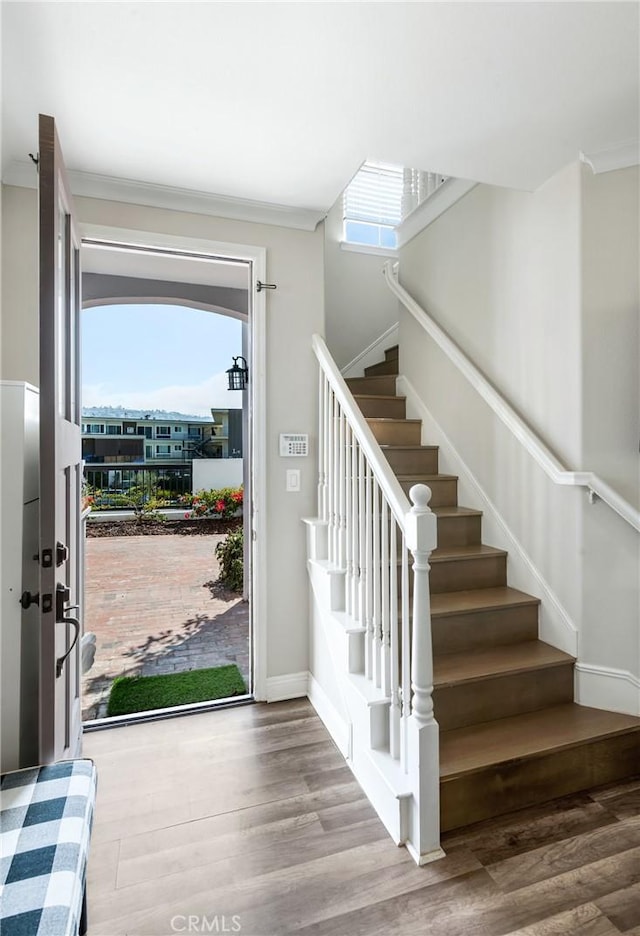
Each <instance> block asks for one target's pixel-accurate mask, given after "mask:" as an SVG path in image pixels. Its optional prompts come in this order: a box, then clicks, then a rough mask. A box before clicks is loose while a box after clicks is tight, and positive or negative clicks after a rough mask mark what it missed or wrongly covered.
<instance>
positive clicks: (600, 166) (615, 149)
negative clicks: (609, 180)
mask: <svg viewBox="0 0 640 936" xmlns="http://www.w3.org/2000/svg"><path fill="white" fill-rule="evenodd" d="M580 161H581V162H583V163H586V165H587V166H589V168H590V169H591V171H592V172H593V173H594V175H598V173H600V172H612V171H613V170H615V169H629V168H630V167H631V166H637V165H638V164H640V140H627V142H626V143H618V144H617V145H616V146H610V147H608V148H607V149H603V150H598V151H597V152H595V153H580Z"/></svg>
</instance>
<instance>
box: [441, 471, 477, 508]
mask: <svg viewBox="0 0 640 936" xmlns="http://www.w3.org/2000/svg"><path fill="white" fill-rule="evenodd" d="M450 477H453V476H452V475H450ZM431 511H432V513H434V514H435V515H436V516H437V517H481V516H482V511H481V510H474V508H473V507H458V506H456V505H455V504H445V505H443V506H441V507H432V508H431Z"/></svg>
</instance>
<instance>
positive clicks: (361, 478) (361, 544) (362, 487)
mask: <svg viewBox="0 0 640 936" xmlns="http://www.w3.org/2000/svg"><path fill="white" fill-rule="evenodd" d="M365 472H366V468H365V460H364V452H363V451H362V449H361V448H360V447H359V446H358V620H359V622H360V626H361V627H366V626H367V609H366V600H365V575H366V566H365V549H366V541H367V537H366V529H367V524H366V516H367V511H366V494H367V490H366V481H365ZM365 643H366V636H365ZM365 660H366V650H365Z"/></svg>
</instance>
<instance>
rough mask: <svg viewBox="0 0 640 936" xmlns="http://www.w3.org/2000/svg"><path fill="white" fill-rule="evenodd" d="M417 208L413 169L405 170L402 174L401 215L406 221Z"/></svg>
mask: <svg viewBox="0 0 640 936" xmlns="http://www.w3.org/2000/svg"><path fill="white" fill-rule="evenodd" d="M416 206H417V203H416V193H415V190H414V183H413V169H404V170H403V173H402V198H401V200H400V215H401V217H402V219H403V220H404V219H405V218H406V217H407V215H410V214H411V212H412V211H413V209H414V208H415V207H416Z"/></svg>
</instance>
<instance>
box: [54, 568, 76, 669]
mask: <svg viewBox="0 0 640 936" xmlns="http://www.w3.org/2000/svg"><path fill="white" fill-rule="evenodd" d="M70 597H71V590H70V589H69V588H68V586H67V585H63V584H62V583H61V582H58V584H57V585H56V624H71V626H72V627H73V628H74V630H75V634H74V636H73V640H72V642H71V646H70V647H69V649H68V650H67V652H66V653H65V654H64V656H61V657H58V659H57V660H56V679H58V678H59V677H60V676H61V675H62V667H63V666H64V664H65V661H66V659H67V657H68V656H69V655H70V654H71V651H72V650H73V648H74V647H75V645H76V644H77V643H78V639H79V637H80V622H79V621H78V620H77V618H72V617H67V615H68V613H69V611H76V610H77V608H78V607H79V605H70V606H69V607H65V605H66V604H67V601H68V600H69V598H70Z"/></svg>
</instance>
